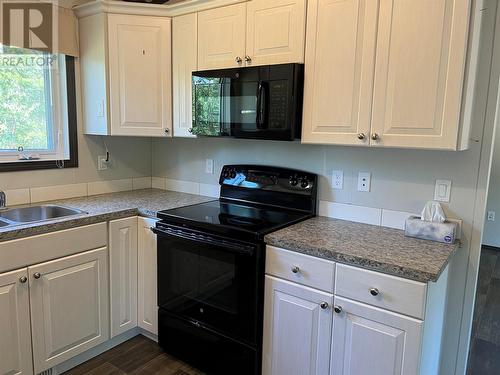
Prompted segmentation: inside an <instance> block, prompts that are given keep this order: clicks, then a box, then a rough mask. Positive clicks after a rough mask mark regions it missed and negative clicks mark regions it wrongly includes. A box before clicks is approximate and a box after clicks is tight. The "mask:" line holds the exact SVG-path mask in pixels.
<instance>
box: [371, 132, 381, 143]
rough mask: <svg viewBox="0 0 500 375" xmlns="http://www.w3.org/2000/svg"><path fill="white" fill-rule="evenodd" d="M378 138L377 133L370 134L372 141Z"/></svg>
mask: <svg viewBox="0 0 500 375" xmlns="http://www.w3.org/2000/svg"><path fill="white" fill-rule="evenodd" d="M379 139H380V137H379V135H378V134H377V133H373V134H372V140H373V141H378V140H379Z"/></svg>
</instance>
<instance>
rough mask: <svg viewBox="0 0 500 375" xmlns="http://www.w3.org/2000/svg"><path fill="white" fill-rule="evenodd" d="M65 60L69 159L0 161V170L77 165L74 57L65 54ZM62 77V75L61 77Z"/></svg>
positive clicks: (58, 167) (61, 167) (71, 166)
mask: <svg viewBox="0 0 500 375" xmlns="http://www.w3.org/2000/svg"><path fill="white" fill-rule="evenodd" d="M65 60H66V90H67V110H68V129H67V130H68V147H69V152H68V155H69V159H66V160H64V162H63V163H61V162H60V161H57V160H35V161H31V160H26V161H15V162H3V163H0V172H16V171H30V170H40V169H64V168H77V167H78V131H77V113H76V110H77V109H76V82H75V79H76V77H75V58H74V57H73V56H68V55H66V56H65ZM61 79H64V77H61Z"/></svg>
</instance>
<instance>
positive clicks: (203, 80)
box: [193, 75, 231, 137]
mask: <svg viewBox="0 0 500 375" xmlns="http://www.w3.org/2000/svg"><path fill="white" fill-rule="evenodd" d="M230 90H231V79H229V78H220V77H213V78H210V77H199V76H194V75H193V134H195V135H198V136H208V137H219V136H224V135H229V131H228V127H227V124H229V123H230V121H231V119H230V113H229V111H230V103H229V101H228V93H229V92H230Z"/></svg>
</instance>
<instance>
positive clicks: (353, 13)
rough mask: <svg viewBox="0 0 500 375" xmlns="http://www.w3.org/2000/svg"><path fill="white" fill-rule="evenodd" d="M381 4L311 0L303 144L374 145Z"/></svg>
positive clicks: (368, 0)
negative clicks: (373, 110) (374, 92)
mask: <svg viewBox="0 0 500 375" xmlns="http://www.w3.org/2000/svg"><path fill="white" fill-rule="evenodd" d="M377 12H378V1H376V0H344V1H338V0H309V1H308V9H307V39H306V59H305V60H306V62H305V86H304V113H303V122H302V142H304V143H324V144H344V145H358V146H367V145H368V144H369V140H368V138H369V133H370V121H371V104H372V90H373V70H374V64H375V61H374V58H375V45H376V29H377Z"/></svg>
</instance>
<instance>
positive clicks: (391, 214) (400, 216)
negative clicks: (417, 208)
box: [381, 209, 416, 229]
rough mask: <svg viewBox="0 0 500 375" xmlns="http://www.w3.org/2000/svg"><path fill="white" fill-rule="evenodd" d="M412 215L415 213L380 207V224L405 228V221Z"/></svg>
mask: <svg viewBox="0 0 500 375" xmlns="http://www.w3.org/2000/svg"><path fill="white" fill-rule="evenodd" d="M412 215H416V214H413V213H411V212H404V211H394V210H386V209H382V222H381V225H382V226H383V227H388V228H394V229H405V221H406V219H407V218H408V217H410V216H412Z"/></svg>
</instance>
